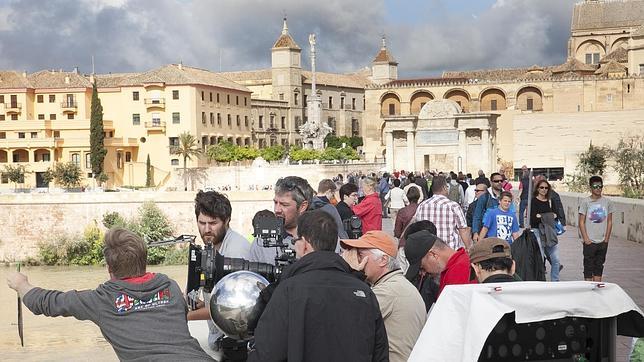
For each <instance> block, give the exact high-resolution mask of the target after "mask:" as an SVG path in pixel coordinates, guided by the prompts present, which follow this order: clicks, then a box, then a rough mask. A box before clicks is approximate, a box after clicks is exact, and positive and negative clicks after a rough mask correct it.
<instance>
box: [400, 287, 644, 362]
mask: <svg viewBox="0 0 644 362" xmlns="http://www.w3.org/2000/svg"><path fill="white" fill-rule="evenodd" d="M630 311H635V312H637V313H639V314H640V315H641V316H644V314H642V311H641V310H640V309H639V307H638V306H637V305H636V304H635V302H633V300H632V299H631V297H629V296H628V294H626V292H624V290H622V288H621V287H619V286H618V285H616V284H612V283H596V282H583V281H579V282H558V283H552V282H515V283H492V284H476V285H473V284H469V285H450V286H447V287H446V288H445V289H444V290H443V292H442V293H441V295H440V298H438V302H437V303H436V304H435V305H434V306H433V308H432V309H431V311H430V314H429V317H428V319H427V322H426V323H425V327H424V328H423V330H422V332H421V334H420V337H419V338H418V341H416V345H415V346H414V349H413V351H412V353H411V355H410V357H409V361H410V362H420V361H423V362H425V361H440V362H446V361H467V362H471V361H476V360H477V359H478V357H479V355H480V353H481V350H482V349H483V346H484V344H485V340H486V339H487V337H488V335H489V334H490V332H492V330H493V328H494V326H495V325H496V323H497V322H498V321H499V320H500V319H501V317H503V315H504V314H506V313H511V312H515V320H516V322H517V323H529V322H536V321H542V320H550V319H557V318H563V317H585V318H608V317H614V316H618V315H620V314H622V313H627V312H630Z"/></svg>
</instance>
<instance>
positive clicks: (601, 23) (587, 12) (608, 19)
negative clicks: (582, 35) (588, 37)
mask: <svg viewBox="0 0 644 362" xmlns="http://www.w3.org/2000/svg"><path fill="white" fill-rule="evenodd" d="M642 24H644V1H642V0H627V1H624V0H622V1H605V0H598V1H585V2H582V3H578V4H576V5H575V7H574V9H573V13H572V26H571V29H572V31H577V30H592V29H605V28H622V27H633V26H641V25H642Z"/></svg>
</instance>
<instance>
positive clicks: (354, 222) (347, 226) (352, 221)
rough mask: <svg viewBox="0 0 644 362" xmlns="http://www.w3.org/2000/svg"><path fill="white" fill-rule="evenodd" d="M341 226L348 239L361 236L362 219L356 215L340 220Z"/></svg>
mask: <svg viewBox="0 0 644 362" xmlns="http://www.w3.org/2000/svg"><path fill="white" fill-rule="evenodd" d="M342 226H343V227H344V230H345V231H346V232H347V235H349V239H358V238H359V237H361V236H362V220H360V218H359V217H357V216H356V215H352V216H351V217H350V218H348V219H345V220H342Z"/></svg>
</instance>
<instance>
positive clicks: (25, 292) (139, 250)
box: [7, 228, 213, 361]
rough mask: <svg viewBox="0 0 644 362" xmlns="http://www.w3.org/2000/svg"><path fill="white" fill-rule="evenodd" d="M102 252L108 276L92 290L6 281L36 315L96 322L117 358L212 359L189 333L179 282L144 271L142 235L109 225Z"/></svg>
mask: <svg viewBox="0 0 644 362" xmlns="http://www.w3.org/2000/svg"><path fill="white" fill-rule="evenodd" d="M103 254H104V256H105V261H106V263H107V269H108V272H109V274H110V280H108V281H107V282H105V283H103V284H101V285H99V286H98V287H97V288H96V289H95V290H81V291H76V290H71V291H68V292H61V291H57V290H47V289H42V288H39V287H35V286H33V285H31V284H29V281H28V280H27V276H26V275H24V274H21V273H12V274H10V275H9V276H8V277H7V283H8V284H9V287H10V288H12V289H14V290H16V291H17V292H18V294H19V295H20V296H21V297H22V300H23V302H24V303H25V306H26V307H27V308H29V310H31V311H32V312H33V313H34V314H37V315H38V314H43V315H46V316H48V317H57V316H65V317H70V316H71V317H74V318H76V319H78V320H90V321H92V322H94V324H96V325H97V326H98V327H99V328H100V330H101V333H102V334H103V336H104V337H105V339H106V340H107V341H108V342H109V343H110V344H111V345H112V348H114V352H116V355H117V356H118V358H119V359H120V360H127V361H141V360H145V361H149V360H154V361H212V360H213V359H212V358H210V357H209V356H208V355H207V354H206V353H205V352H204V351H203V350H202V349H201V347H200V346H199V342H197V340H196V339H194V338H192V337H191V336H190V332H189V331H188V322H187V318H186V314H187V312H188V307H187V305H186V302H185V300H184V298H183V295H182V293H181V289H179V286H178V285H177V283H176V282H175V281H174V280H172V279H170V278H168V277H167V276H166V275H163V274H160V273H149V272H146V269H145V267H146V261H147V245H146V244H145V243H144V242H143V240H141V238H140V237H138V236H137V235H135V234H133V233H132V232H130V231H127V230H125V229H120V228H114V229H111V230H110V231H108V232H107V234H106V235H105V249H104V250H103Z"/></svg>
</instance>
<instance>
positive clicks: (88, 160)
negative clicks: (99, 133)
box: [85, 153, 92, 170]
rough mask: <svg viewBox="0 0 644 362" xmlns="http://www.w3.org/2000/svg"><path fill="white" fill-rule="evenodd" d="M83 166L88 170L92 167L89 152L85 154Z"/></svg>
mask: <svg viewBox="0 0 644 362" xmlns="http://www.w3.org/2000/svg"><path fill="white" fill-rule="evenodd" d="M85 168H86V169H88V170H91V169H92V154H91V153H86V154H85Z"/></svg>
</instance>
